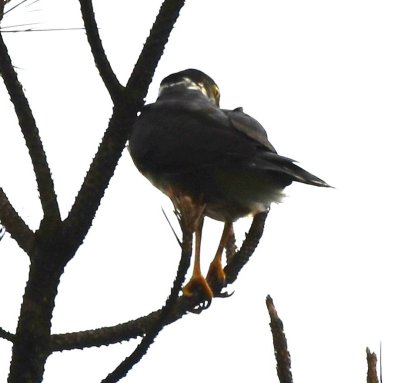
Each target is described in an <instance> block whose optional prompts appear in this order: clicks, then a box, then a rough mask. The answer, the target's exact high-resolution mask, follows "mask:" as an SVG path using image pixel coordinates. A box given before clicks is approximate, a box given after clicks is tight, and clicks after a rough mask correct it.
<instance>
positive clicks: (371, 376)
mask: <svg viewBox="0 0 400 383" xmlns="http://www.w3.org/2000/svg"><path fill="white" fill-rule="evenodd" d="M366 351H367V364H368V372H367V383H379V379H378V373H377V371H376V362H377V358H376V354H375V353H374V352H371V351H370V350H369V348H368V347H367V350H366Z"/></svg>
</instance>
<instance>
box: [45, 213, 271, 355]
mask: <svg viewBox="0 0 400 383" xmlns="http://www.w3.org/2000/svg"><path fill="white" fill-rule="evenodd" d="M266 217H267V213H262V214H259V215H257V216H255V217H254V219H253V222H252V225H251V227H250V230H249V233H248V235H247V237H246V239H245V240H244V242H243V244H242V247H241V248H240V249H239V250H238V252H237V254H239V260H240V259H242V256H243V257H244V256H245V258H246V259H247V260H248V259H249V257H250V255H251V254H250V252H251V251H253V252H254V250H255V248H256V246H257V244H258V241H259V239H260V237H261V235H262V228H263V226H264V221H265V219H266ZM249 254H250V255H249ZM234 258H235V256H233V258H232V259H234ZM236 262H237V264H238V265H242V263H241V262H240V261H236ZM246 262H247V261H246ZM242 266H243V265H242ZM240 269H241V267H240V268H239V269H238V267H228V266H226V267H225V272H226V280H227V281H229V282H228V284H230V283H233V281H235V280H236V278H237V276H238V273H239V272H240ZM231 273H234V275H231ZM231 281H232V282H231ZM200 303H201V301H199V300H194V299H189V298H187V297H184V296H181V297H179V298H178V299H177V300H176V302H175V303H174V305H173V306H172V308H171V310H170V312H169V313H168V315H167V316H166V319H165V320H164V326H166V325H168V324H171V323H174V322H176V321H177V320H179V319H181V318H182V317H183V316H184V315H186V314H187V313H188V312H194V309H195V308H196V307H198V306H199V304H200ZM160 315H161V310H157V311H153V312H152V313H150V314H148V315H146V316H143V317H140V318H137V319H135V320H131V321H128V322H125V323H121V324H118V325H115V326H110V327H102V328H99V329H93V330H87V331H79V332H74V333H67V334H54V335H52V337H51V344H50V348H51V350H52V351H63V350H73V349H83V348H85V347H100V346H104V345H108V344H112V343H118V342H122V341H126V340H129V339H133V338H137V337H139V336H143V335H144V334H146V333H147V332H148V331H150V329H151V328H152V327H153V326H154V325H155V323H157V321H159V318H160Z"/></svg>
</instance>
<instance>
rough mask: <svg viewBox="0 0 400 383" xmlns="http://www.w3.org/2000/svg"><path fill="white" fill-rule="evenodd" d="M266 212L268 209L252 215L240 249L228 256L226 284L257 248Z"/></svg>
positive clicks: (225, 269)
mask: <svg viewBox="0 0 400 383" xmlns="http://www.w3.org/2000/svg"><path fill="white" fill-rule="evenodd" d="M268 213H269V210H268V211H266V212H263V213H259V214H257V215H256V216H254V219H253V222H252V224H251V227H250V230H249V232H248V234H247V235H246V239H245V240H244V242H243V245H242V246H241V248H240V250H238V251H237V252H236V253H235V254H234V255H233V256H231V257H230V260H229V262H228V264H227V265H226V266H225V268H224V271H225V274H226V283H227V284H231V283H233V282H235V280H236V278H237V276H238V274H239V272H240V270H241V269H242V268H243V266H244V265H245V264H246V263H247V262H248V261H249V259H250V257H251V256H252V254H253V253H254V251H255V249H256V248H257V246H258V243H259V242H260V239H261V237H262V235H263V232H264V224H265V220H266V219H267V216H268Z"/></svg>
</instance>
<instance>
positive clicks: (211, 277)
mask: <svg viewBox="0 0 400 383" xmlns="http://www.w3.org/2000/svg"><path fill="white" fill-rule="evenodd" d="M206 279H207V282H208V283H209V285H210V286H211V289H212V291H213V295H214V296H217V297H220V296H225V295H226V294H225V293H221V290H222V289H223V288H224V287H225V286H226V281H225V271H224V268H223V267H222V263H221V260H220V259H214V260H213V261H212V262H211V264H210V268H209V269H208V273H207V278H206Z"/></svg>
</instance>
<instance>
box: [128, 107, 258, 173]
mask: <svg viewBox="0 0 400 383" xmlns="http://www.w3.org/2000/svg"><path fill="white" fill-rule="evenodd" d="M257 146H259V143H258V141H255V140H254V139H252V138H251V137H250V136H249V135H246V134H243V132H241V131H240V129H237V128H235V127H233V125H232V123H231V121H230V118H229V117H228V115H227V114H226V113H224V112H222V111H221V110H220V109H219V108H217V107H215V106H213V105H211V104H210V103H208V102H207V103H201V102H197V103H177V102H156V103H154V104H150V105H148V106H147V107H146V108H144V109H143V111H142V113H141V115H140V116H139V118H138V120H137V122H136V123H135V125H134V128H133V134H132V137H131V140H130V149H131V154H132V157H133V159H134V161H135V162H136V163H137V165H138V167H139V168H140V167H142V168H148V169H149V170H153V171H160V172H186V171H193V170H195V169H196V168H200V167H204V166H210V165H213V164H214V163H217V162H219V161H227V160H235V159H236V160H240V159H245V158H252V157H253V156H254V155H255V154H256V151H257Z"/></svg>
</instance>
